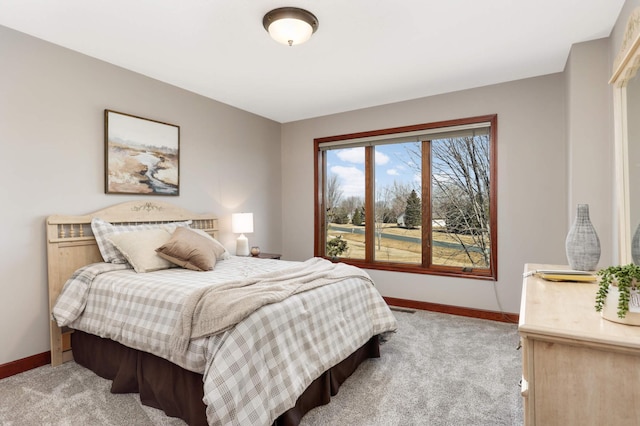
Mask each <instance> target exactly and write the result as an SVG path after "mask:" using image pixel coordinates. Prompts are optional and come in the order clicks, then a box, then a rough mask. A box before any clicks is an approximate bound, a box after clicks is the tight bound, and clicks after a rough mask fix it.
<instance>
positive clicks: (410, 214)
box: [404, 189, 422, 229]
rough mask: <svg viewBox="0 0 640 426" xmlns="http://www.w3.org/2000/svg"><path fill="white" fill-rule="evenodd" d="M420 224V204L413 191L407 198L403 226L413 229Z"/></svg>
mask: <svg viewBox="0 0 640 426" xmlns="http://www.w3.org/2000/svg"><path fill="white" fill-rule="evenodd" d="M421 222H422V203H421V202H420V198H418V194H416V191H415V189H414V190H412V191H411V193H410V194H409V197H408V198H407V209H406V210H405V211H404V226H406V227H407V229H413V228H415V227H416V226H419V225H420V224H421Z"/></svg>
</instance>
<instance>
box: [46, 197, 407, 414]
mask: <svg viewBox="0 0 640 426" xmlns="http://www.w3.org/2000/svg"><path fill="white" fill-rule="evenodd" d="M46 226H47V256H48V274H49V307H50V315H51V362H52V365H54V366H55V365H59V364H61V363H62V362H64V361H66V360H70V359H74V360H75V361H76V362H77V363H78V364H80V365H83V366H85V367H87V368H89V369H91V370H93V371H94V372H96V374H98V375H100V376H102V377H105V378H108V379H110V380H112V381H113V382H112V392H138V393H140V398H141V401H142V402H143V403H144V404H147V405H150V406H153V407H156V408H160V409H162V410H164V412H165V413H166V414H167V415H169V416H174V417H179V418H182V419H183V420H185V421H186V422H187V423H189V424H191V425H200V424H203V425H204V424H210V425H213V424H258V425H259V424H264V425H269V424H278V425H280V424H283V425H284V424H287V425H289V424H291V425H296V424H298V423H299V422H300V420H301V418H302V416H303V415H304V414H305V413H306V412H308V411H309V410H310V409H312V408H314V407H316V406H318V405H322V404H326V403H328V402H329V400H330V397H331V396H332V395H335V394H336V393H337V391H338V388H339V386H340V384H341V383H342V382H344V380H346V378H347V377H348V376H349V375H350V374H351V373H352V372H353V371H355V369H356V368H357V367H358V365H359V364H360V363H361V362H362V361H364V360H365V359H368V358H372V357H378V356H379V343H380V340H381V338H380V336H386V334H388V333H390V332H392V331H394V330H395V328H396V322H395V318H394V317H393V315H392V313H391V311H390V310H389V308H388V307H387V305H386V304H385V303H384V300H383V299H382V297H381V296H380V295H379V293H378V292H377V290H375V287H374V286H373V283H372V282H371V281H370V279H369V277H368V276H367V275H366V273H364V272H363V271H361V270H359V269H358V268H354V267H351V266H348V265H344V264H339V263H338V264H336V263H332V262H329V261H326V260H324V259H316V258H314V259H309V260H307V261H305V262H288V261H282V260H272V259H257V258H250V257H249V258H247V257H236V256H231V255H229V254H228V253H227V252H226V250H225V249H224V248H223V247H222V246H221V245H220V244H219V243H217V241H216V240H215V238H216V237H217V232H218V222H217V218H216V217H215V215H209V214H204V215H202V214H194V213H192V212H189V211H187V210H184V209H182V208H179V207H177V206H175V205H172V204H169V203H163V202H155V201H154V202H147V201H133V202H127V203H122V204H118V205H115V206H112V207H109V208H106V209H103V210H100V211H97V212H94V213H90V214H88V215H82V216H59V215H56V216H50V217H48V218H47V222H46ZM194 234H197V237H196V236H194ZM183 236H188V238H189V239H188V240H186V241H188V250H186V252H188V253H189V255H188V256H185V255H183V252H184V251H185V250H183V251H182V252H180V254H176V252H175V251H171V250H164V249H166V248H167V247H169V248H175V247H182V249H184V244H183V243H184V241H185V239H184V238H183ZM203 239H206V240H207V242H206V244H205V246H203V247H205V248H204V249H202V250H195V249H194V247H196V246H197V245H198V244H200V243H203ZM196 240H197V241H196ZM105 241H107V242H108V243H112V244H113V247H110V248H108V249H106V251H105V246H104V245H105ZM196 242H197V244H196ZM181 244H182V245H181ZM194 244H195V245H194ZM215 244H218V245H217V246H216V245H215ZM158 245H160V246H161V249H160V250H159V251H158V252H155V250H149V247H155V248H157V247H158ZM198 247H199V246H198ZM212 247H213V248H212ZM210 248H211V250H209V249H210ZM207 250H209V251H207ZM204 252H207V253H208V255H207V256H204V255H203V253H204ZM150 253H151V254H150ZM158 253H159V254H160V256H158ZM193 253H196V254H195V255H194V254H193ZM211 253H213V254H211ZM112 256H120V260H116V259H115V258H112ZM189 256H191V257H189ZM159 258H161V259H159ZM105 260H107V261H105ZM167 264H168V266H167ZM158 265H162V266H158ZM208 267H211V268H213V269H212V270H209V269H208Z"/></svg>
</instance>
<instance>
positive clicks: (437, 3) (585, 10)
mask: <svg viewBox="0 0 640 426" xmlns="http://www.w3.org/2000/svg"><path fill="white" fill-rule="evenodd" d="M623 4H624V0H482V1H481V0H317V1H312V0H291V1H286V0H260V1H258V0H226V1H223V0H90V1H88V0H0V25H4V26H6V27H9V28H13V29H16V30H19V31H22V32H25V33H27V34H31V35H33V36H35V37H38V38H41V39H44V40H47V41H50V42H52V43H55V44H58V45H61V46H65V47H67V48H69V49H73V50H76V51H78V52H82V53H85V54H87V55H89V56H93V57H95V58H99V59H102V60H104V61H107V62H110V63H112V64H115V65H119V66H121V67H124V68H127V69H130V70H133V71H136V72H139V73H141V74H144V75H147V76H150V77H153V78H156V79H158V80H161V81H164V82H167V83H170V84H173V85H175V86H178V87H181V88H184V89H187V90H190V91H193V92H195V93H199V94H201V95H204V96H207V97H209V98H212V99H215V100H218V101H221V102H224V103H226V104H229V105H233V106H235V107H237V108H241V109H243V110H246V111H250V112H253V113H255V114H258V115H261V116H264V117H267V118H270V119H273V120H275V121H278V122H282V123H285V122H290V121H295V120H300V119H305V118H311V117H317V116H322V115H327V114H333V113H339V112H344V111H349V110H354V109H359V108H365V107H370V106H375V105H381V104H387V103H391V102H397V101H403V100H408V99H415V98H420V97H424V96H429V95H434V94H438V93H446V92H451V91H456V90H462V89H467V88H472V87H479V86H485V85H488V84H494V83H499V82H504V81H511V80H517V79H521V78H527V77H532V76H537V75H544V74H549V73H554V72H560V71H562V70H563V69H564V65H565V62H566V60H567V56H568V53H569V49H570V47H571V45H572V44H574V43H578V42H582V41H588V40H593V39H598V38H602V37H607V36H609V34H610V32H611V29H612V27H613V25H614V24H615V21H616V19H617V17H618V15H619V13H620V10H621V9H622V6H623ZM283 6H295V7H301V8H304V9H307V10H309V11H311V12H312V13H313V14H315V15H316V17H317V18H318V21H319V28H318V31H317V32H316V33H315V34H314V35H313V37H312V38H311V40H310V41H308V42H307V43H305V44H302V45H299V46H294V47H288V46H283V45H281V44H278V43H276V42H275V41H273V40H271V39H270V38H269V35H268V33H267V32H266V31H265V30H264V28H263V27H262V17H263V16H264V14H265V13H266V12H268V11H269V10H271V9H275V8H277V7H283Z"/></svg>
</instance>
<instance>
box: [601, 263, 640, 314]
mask: <svg viewBox="0 0 640 426" xmlns="http://www.w3.org/2000/svg"><path fill="white" fill-rule="evenodd" d="M598 275H600V277H601V278H600V283H599V284H598V293H597V294H596V311H597V312H602V316H603V317H604V318H605V319H608V320H610V321H615V322H620V323H624V324H631V325H640V313H639V312H633V311H632V312H629V303H630V302H631V298H632V297H634V296H635V297H639V296H638V294H637V292H638V291H640V266H638V265H635V264H633V263H630V264H628V265H620V266H609V267H608V268H604V269H601V270H599V271H598ZM632 305H635V306H638V303H632Z"/></svg>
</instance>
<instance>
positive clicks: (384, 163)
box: [327, 144, 420, 198]
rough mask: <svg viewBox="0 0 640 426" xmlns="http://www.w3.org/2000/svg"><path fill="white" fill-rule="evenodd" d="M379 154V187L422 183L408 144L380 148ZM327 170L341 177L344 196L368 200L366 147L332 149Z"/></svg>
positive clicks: (377, 150) (328, 153) (377, 169)
mask: <svg viewBox="0 0 640 426" xmlns="http://www.w3.org/2000/svg"><path fill="white" fill-rule="evenodd" d="M375 152H376V157H375V158H376V187H377V188H384V187H386V186H388V185H391V184H393V182H394V180H395V181H398V182H403V183H406V182H414V183H416V184H417V183H419V180H420V179H419V176H417V175H416V172H415V170H413V169H412V168H411V167H410V164H413V161H412V159H411V157H410V156H409V155H408V154H407V152H406V150H405V144H390V145H378V146H376V151H375ZM327 171H328V172H329V175H331V174H335V175H337V176H338V180H339V182H340V188H341V189H342V192H343V197H345V198H346V197H351V196H356V197H364V182H365V175H364V147H358V148H346V149H334V150H328V151H327Z"/></svg>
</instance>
